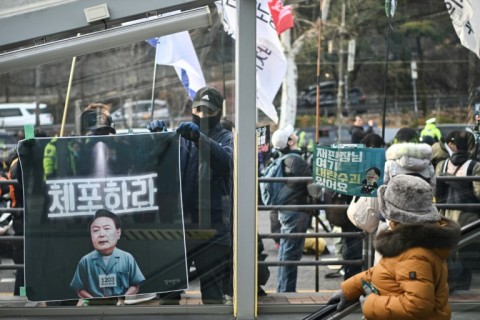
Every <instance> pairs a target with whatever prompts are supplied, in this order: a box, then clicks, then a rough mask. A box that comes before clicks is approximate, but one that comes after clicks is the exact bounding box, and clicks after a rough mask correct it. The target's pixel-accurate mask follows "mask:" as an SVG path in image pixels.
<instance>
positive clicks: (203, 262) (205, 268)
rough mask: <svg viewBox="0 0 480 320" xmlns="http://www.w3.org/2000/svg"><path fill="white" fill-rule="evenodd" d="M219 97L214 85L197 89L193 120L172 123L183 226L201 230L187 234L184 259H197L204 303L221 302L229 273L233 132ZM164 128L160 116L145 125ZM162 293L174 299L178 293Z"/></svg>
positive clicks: (155, 130) (190, 260) (151, 128)
mask: <svg viewBox="0 0 480 320" xmlns="http://www.w3.org/2000/svg"><path fill="white" fill-rule="evenodd" d="M223 102H224V98H223V96H222V94H221V93H220V92H218V90H217V89H215V88H212V87H204V88H201V89H199V90H198V91H197V93H196V95H195V97H194V98H193V102H192V105H191V106H192V107H191V113H192V122H182V123H180V125H179V126H178V128H177V129H176V132H177V133H178V134H179V135H180V136H181V137H182V139H181V142H180V167H181V179H182V201H183V212H184V219H185V225H186V226H185V228H186V229H198V230H196V231H197V233H198V234H200V233H201V232H202V231H203V232H204V233H205V236H204V238H202V239H188V238H187V239H186V246H187V259H188V263H192V262H193V263H195V269H196V271H197V274H198V276H199V278H200V292H201V294H202V302H203V304H215V303H217V304H218V303H224V302H225V297H224V295H225V294H228V292H225V289H226V288H227V287H228V286H225V285H224V283H225V281H229V276H230V275H229V274H228V271H226V270H229V267H228V266H229V265H230V261H229V260H230V252H231V235H230V232H231V213H232V205H233V204H232V197H233V194H232V192H233V188H232V187H233V133H232V131H229V130H227V129H225V128H224V127H223V126H222V124H221V122H220V119H221V117H222V109H223ZM166 128H167V127H166V125H165V123H164V122H163V121H160V120H155V121H153V122H151V123H149V124H148V126H147V129H149V130H150V131H151V132H163V131H166ZM211 230H214V231H215V233H214V235H212V233H211ZM164 298H165V299H169V300H171V301H177V304H178V301H179V300H180V294H179V293H177V294H174V293H173V294H169V295H168V296H167V297H164ZM173 303H175V302H173Z"/></svg>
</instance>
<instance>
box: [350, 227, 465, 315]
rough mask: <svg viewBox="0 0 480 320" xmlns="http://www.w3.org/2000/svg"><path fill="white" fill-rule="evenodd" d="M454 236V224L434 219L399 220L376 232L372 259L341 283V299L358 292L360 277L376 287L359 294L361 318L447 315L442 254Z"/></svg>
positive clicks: (353, 297) (447, 252) (352, 297)
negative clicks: (377, 259)
mask: <svg viewBox="0 0 480 320" xmlns="http://www.w3.org/2000/svg"><path fill="white" fill-rule="evenodd" d="M459 238H460V226H459V225H458V224H457V223H456V222H454V221H453V220H449V219H447V218H442V220H441V221H440V222H437V223H422V224H399V225H397V227H396V228H395V229H394V230H390V229H389V230H385V231H383V232H381V233H379V234H378V235H377V238H376V240H375V246H376V249H377V250H378V251H379V252H380V253H381V254H382V255H383V258H382V259H381V260H380V262H379V263H378V264H376V265H375V266H373V267H372V268H370V269H368V270H366V271H364V272H361V273H359V274H357V275H355V276H353V277H352V278H349V279H348V280H346V281H344V282H343V283H342V291H343V293H344V294H345V297H346V300H347V301H350V300H357V299H358V298H359V297H360V296H361V295H364V290H363V288H362V283H361V282H362V280H365V281H367V282H370V283H371V284H372V285H373V286H374V287H376V288H377V289H378V291H379V294H378V295H377V294H375V293H372V294H370V295H368V296H367V297H366V299H365V302H364V305H363V307H362V312H363V315H364V316H365V318H366V319H368V320H372V319H422V320H426V319H432V320H442V319H450V317H451V310H450V306H449V304H448V296H449V289H448V282H447V278H448V271H447V264H446V261H445V259H446V258H447V257H448V256H449V255H450V252H451V249H452V248H453V247H455V246H456V244H457V243H458V240H459Z"/></svg>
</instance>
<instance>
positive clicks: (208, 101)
mask: <svg viewBox="0 0 480 320" xmlns="http://www.w3.org/2000/svg"><path fill="white" fill-rule="evenodd" d="M200 106H206V107H208V108H209V109H210V110H212V111H217V110H222V108H223V96H222V94H221V93H220V92H218V90H217V89H215V88H212V87H204V88H201V89H199V90H198V91H197V93H196V94H195V97H194V98H193V102H192V108H196V107H200Z"/></svg>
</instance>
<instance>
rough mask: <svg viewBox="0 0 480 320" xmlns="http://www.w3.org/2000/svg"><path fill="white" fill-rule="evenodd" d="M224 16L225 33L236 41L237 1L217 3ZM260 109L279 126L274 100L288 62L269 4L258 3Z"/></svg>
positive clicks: (261, 0)
mask: <svg viewBox="0 0 480 320" xmlns="http://www.w3.org/2000/svg"><path fill="white" fill-rule="evenodd" d="M216 5H217V8H218V10H219V12H221V13H222V18H223V25H224V28H225V31H226V32H227V33H229V34H230V35H231V36H232V37H233V38H234V39H235V38H236V32H237V31H236V28H237V15H236V1H235V0H227V1H225V4H224V5H223V6H222V5H221V3H220V1H217V2H216ZM256 51H257V60H256V66H257V72H256V77H257V108H258V109H260V110H262V111H263V112H264V113H265V114H266V115H267V116H268V117H269V118H270V119H272V120H273V121H274V122H275V123H278V114H277V110H276V109H275V106H274V105H273V99H274V98H275V95H276V94H277V92H278V89H280V86H281V85H282V82H283V78H284V77H285V72H286V70H287V61H286V59H285V55H284V54H283V50H282V47H281V45H280V40H279V39H278V34H277V31H276V30H275V25H274V23H273V20H272V16H271V13H270V8H269V6H268V2H267V0H257V50H256Z"/></svg>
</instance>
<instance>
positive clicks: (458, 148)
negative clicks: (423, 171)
mask: <svg viewBox="0 0 480 320" xmlns="http://www.w3.org/2000/svg"><path fill="white" fill-rule="evenodd" d="M469 134H470V133H468V132H467V131H459V130H457V131H452V132H451V133H449V134H448V135H447V137H446V138H445V143H446V144H447V146H448V147H449V148H450V150H451V151H452V155H451V156H450V157H449V158H448V159H446V160H442V161H440V162H439V163H438V164H437V166H436V168H435V170H436V174H437V175H438V176H457V177H465V176H467V177H471V176H480V164H479V163H478V162H477V161H476V160H472V159H470V157H471V155H469V142H468V141H469ZM435 197H436V201H437V202H438V203H446V204H462V203H478V202H479V201H480V181H472V180H467V181H453V180H450V181H438V182H437V188H436V194H435ZM441 212H442V214H443V215H445V216H446V217H447V218H450V219H452V220H454V221H457V222H458V223H459V224H460V225H461V226H465V225H467V224H469V223H472V222H474V221H477V220H478V219H479V212H478V209H466V210H458V209H446V210H442V211H441ZM477 248H478V243H473V244H471V245H469V246H467V247H464V248H462V249H461V250H459V252H458V257H452V260H451V261H449V263H450V266H451V271H450V272H449V275H450V278H449V282H450V287H451V289H459V290H468V289H469V287H470V283H471V277H472V275H471V268H472V267H476V264H478V261H479V256H480V251H479V250H478V249H477Z"/></svg>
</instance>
